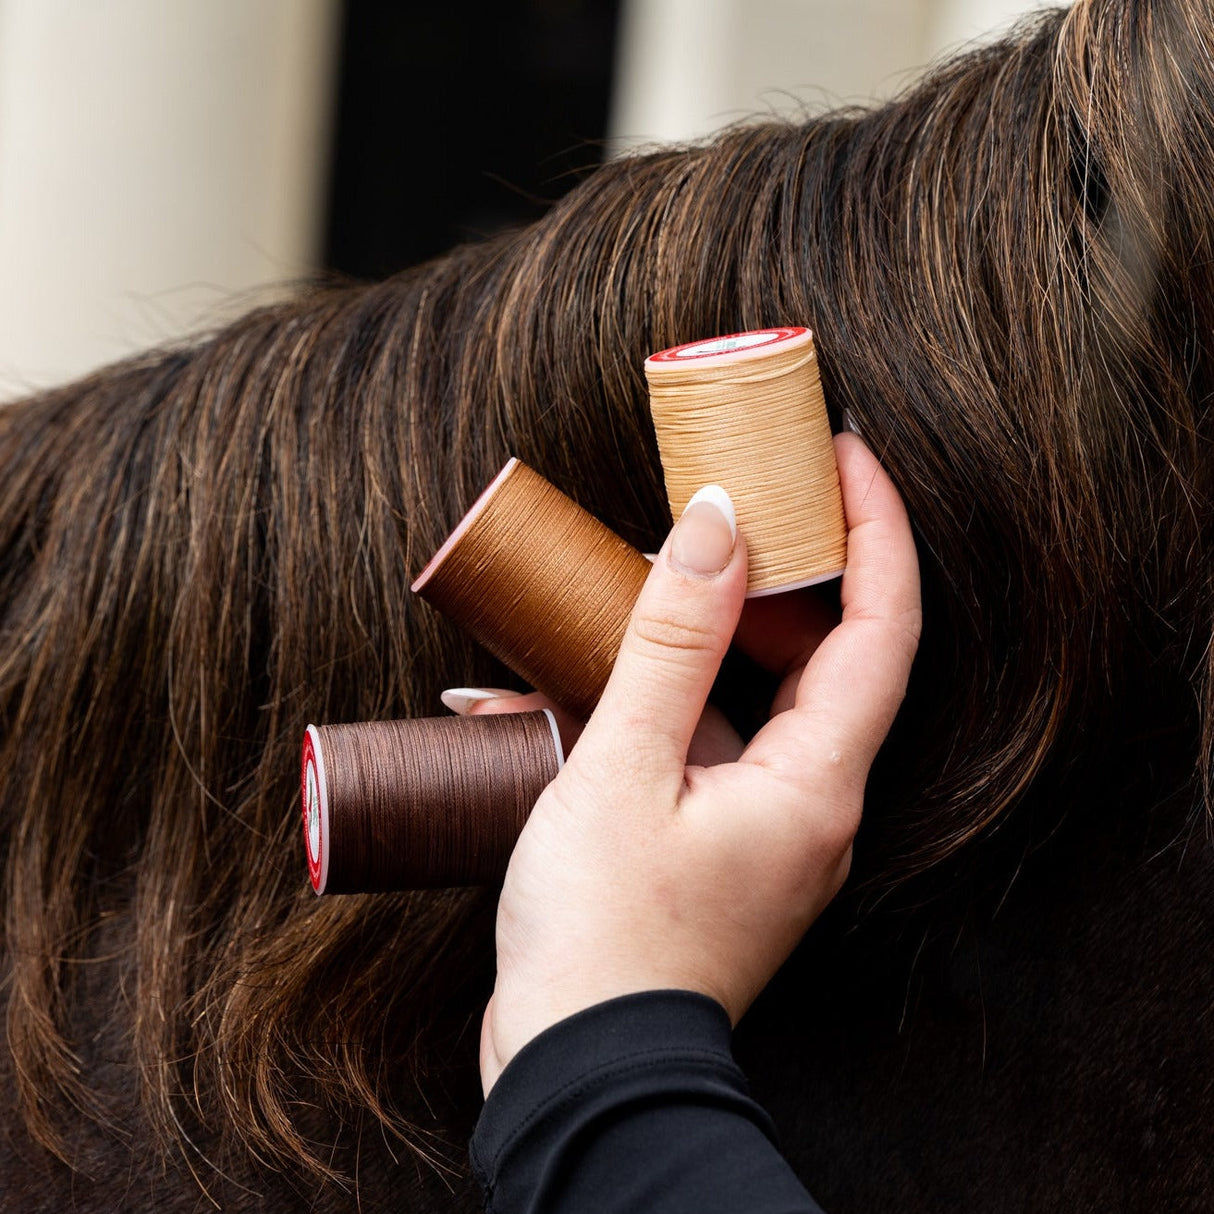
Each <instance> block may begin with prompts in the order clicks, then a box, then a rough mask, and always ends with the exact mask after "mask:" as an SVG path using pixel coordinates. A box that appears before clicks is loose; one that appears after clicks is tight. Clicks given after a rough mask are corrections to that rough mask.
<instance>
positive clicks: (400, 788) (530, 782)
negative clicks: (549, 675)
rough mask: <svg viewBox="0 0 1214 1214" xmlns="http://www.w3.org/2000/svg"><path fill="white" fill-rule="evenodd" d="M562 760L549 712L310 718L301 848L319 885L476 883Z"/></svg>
mask: <svg viewBox="0 0 1214 1214" xmlns="http://www.w3.org/2000/svg"><path fill="white" fill-rule="evenodd" d="M563 762H564V755H563V752H562V749H561V739H560V735H559V734H558V733H557V729H556V721H555V720H554V719H553V716H552V713H550V712H548V711H547V710H544V711H541V712H526V713H512V714H503V715H495V716H472V717H444V718H433V719H431V718H423V719H416V720H409V721H377V722H367V723H364V724H359V725H322V726H319V727H317V726H315V725H309V726H308V729H307V732H306V733H305V734H304V741H303V755H302V760H301V779H300V784H301V793H302V800H303V831H304V848H305V849H306V851H307V857H308V876H309V877H310V878H311V880H312V888H313V889H314V890H315V891H316V892H317V893H318V894H349V893H369V892H372V891H376V890H401V889H436V888H443V887H447V886H455V885H485V884H488V883H490V882H492V881H494V880H496V879H498V878H499V877H501V875H502V874H503V873H504V872H505V871H506V864H507V862H508V861H509V859H510V852H511V850H512V849H513V848H514V843H515V840H516V839H517V838H518V836H519V832H520V831H521V830H522V829H523V823H525V822H526V821H527V816H528V815H529V814H530V813H531V809H532V807H533V806H534V805H535V802H536V800H537V799H538V798H539V795H540V793H541V792H543V791H544V789H545V787H547V785H548V784H549V782H550V781H551V780H552V779H554V778H555V776H556V773H557V772H558V771H559V770H560V768H561V765H562V763H563Z"/></svg>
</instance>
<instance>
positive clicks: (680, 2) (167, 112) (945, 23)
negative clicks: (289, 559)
mask: <svg viewBox="0 0 1214 1214" xmlns="http://www.w3.org/2000/svg"><path fill="white" fill-rule="evenodd" d="M413 2H414V0H401V3H413ZM417 2H423V0H417ZM1028 7H1032V6H1030V5H1027V4H1025V3H1023V2H1015V0H625V14H624V25H623V29H622V36H621V40H620V73H619V77H620V78H619V87H618V88H617V93H616V98H615V104H614V117H613V131H614V132H615V134H616V135H617V136H630V137H634V138H635V139H637V140H639V141H642V142H649V141H654V140H684V139H688V138H695V137H698V136H701V135H704V134H707V133H708V132H710V131H712V130H714V129H716V128H717V127H719V126H721V125H722V124H724V123H726V122H730V121H733V120H735V119H738V118H742V117H745V116H748V115H751V114H753V113H755V112H756V111H757V110H758V111H761V110H764V109H770V110H780V111H788V110H790V109H792V110H795V109H796V108H797V107H798V106H799V105H808V106H810V107H812V108H814V109H820V108H821V107H822V106H823V105H824V104H833V103H837V102H839V101H844V100H857V99H864V98H868V97H874V96H886V95H888V94H889V93H891V92H893V91H894V90H895V89H897V88H898V87H900V86H901V85H902V84H904V83H906V82H907V81H908V80H909V79H910V78H911V77H912V76H913V74H914V72H915V71H916V69H918V68H919V67H920V66H921V65H923V64H924V63H926V62H928V61H929V60H930V59H931V58H932V57H933V56H934V55H936V54H937V53H938V52H939V51H940V49H941V48H942V47H944V46H947V45H951V44H954V43H956V42H958V41H960V40H965V39H969V38H971V37H973V36H974V35H975V34H976V33H978V32H979V31H980V30H984V29H988V28H990V27H992V26H994V25H998V24H1000V23H1005V22H1006V21H1007V20H1008V19H1009V18H1010V17H1011V16H1013V15H1015V14H1016V13H1019V12H1021V11H1023V10H1024V9H1025V8H1028ZM337 25H338V0H0V400H3V399H6V398H10V397H12V396H14V395H17V394H19V393H20V392H22V391H24V390H26V389H28V388H30V387H35V386H42V385H45V384H50V383H54V382H58V381H61V380H64V379H66V378H69V377H71V376H73V375H76V374H79V373H81V372H83V371H85V370H87V369H89V368H91V367H93V366H96V365H97V364H99V363H102V362H106V361H109V360H111V359H114V358H117V357H120V356H122V355H124V354H127V353H129V352H131V351H133V350H137V349H140V348H143V347H146V346H148V345H152V344H155V343H158V342H162V341H166V340H171V339H173V338H175V337H177V336H179V335H181V334H184V333H188V332H192V331H194V330H196V329H197V328H198V327H199V326H201V325H205V324H209V323H214V322H216V321H217V320H219V319H221V318H222V317H223V316H224V315H230V314H232V313H233V312H235V311H237V310H239V309H241V308H243V307H245V306H247V304H248V302H249V300H250V298H251V297H256V296H258V293H259V292H262V291H266V290H269V289H272V288H273V286H274V285H275V284H280V283H283V282H284V281H289V280H290V279H292V278H295V277H297V276H299V275H301V274H307V273H308V272H309V271H311V270H312V269H314V268H315V266H316V263H317V259H318V256H319V237H320V223H321V219H322V207H323V197H322V192H323V188H324V175H325V171H326V167H327V166H326V163H325V160H326V152H327V146H328V122H329V114H330V109H331V99H332V93H333V83H334V79H333V78H334V71H333V68H334V65H335V49H336V35H337Z"/></svg>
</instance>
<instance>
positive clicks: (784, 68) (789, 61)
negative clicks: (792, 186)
mask: <svg viewBox="0 0 1214 1214" xmlns="http://www.w3.org/2000/svg"><path fill="white" fill-rule="evenodd" d="M1040 7H1042V4H1041V3H1028V2H1026V0H624V16H623V26H622V29H621V37H620V52H619V65H618V69H617V84H618V88H617V92H616V96H615V99H614V103H613V107H612V116H611V136H612V143H613V146H614V147H615V148H616V149H617V150H623V149H626V148H628V147H630V146H636V145H644V144H648V143H652V142H663V141H682V140H688V139H697V138H700V137H702V136H704V135H707V134H709V133H710V132H712V131H714V130H716V129H718V128H719V127H720V126H722V125H723V124H725V123H728V122H733V121H736V120H738V119H741V118H748V117H751V116H752V115H754V114H756V113H763V112H765V111H774V112H777V113H784V114H788V113H797V112H799V111H801V110H804V109H805V108H808V109H810V110H811V111H818V110H821V109H823V108H824V107H825V106H826V105H837V104H840V103H843V102H852V101H865V100H871V99H874V98H884V97H889V96H891V95H892V94H893V93H895V92H896V91H898V90H899V89H900V88H902V87H903V86H905V85H906V84H908V83H909V82H910V81H911V80H913V79H914V77H915V76H916V75H917V74H918V72H919V71H920V70H921V69H922V68H923V67H924V66H925V65H926V64H928V63H930V62H931V61H932V60H933V59H934V58H936V57H937V56H938V55H940V54H941V53H942V52H943V51H945V50H947V49H950V48H955V47H956V46H958V45H959V44H961V43H963V42H968V41H971V40H973V39H975V38H977V37H978V36H980V35H982V34H983V33H984V32H987V31H991V30H994V29H999V28H1003V27H1005V26H1006V25H1007V24H1009V23H1010V22H1012V21H1014V20H1015V19H1016V18H1017V17H1018V16H1021V15H1023V14H1024V13H1025V12H1031V11H1035V10H1036V9H1038V8H1040Z"/></svg>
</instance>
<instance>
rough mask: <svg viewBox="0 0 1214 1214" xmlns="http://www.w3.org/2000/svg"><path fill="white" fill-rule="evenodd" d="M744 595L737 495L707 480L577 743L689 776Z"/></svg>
mask: <svg viewBox="0 0 1214 1214" xmlns="http://www.w3.org/2000/svg"><path fill="white" fill-rule="evenodd" d="M745 595H746V544H745V541H744V540H743V539H742V538H741V537H740V536H738V534H737V524H736V522H735V518H734V508H733V502H732V501H730V498H729V495H728V494H727V493H726V492H725V490H724V489H722V488H721V487H720V486H719V485H708V486H706V487H705V488H703V489H701V490H700V491H699V492H698V493H697V494H696V495H695V496H694V497H693V498H692V499H691V501H690V502H688V503H687V508H686V510H684V511H683V515H682V517H681V518H680V519H679V521H678V522H677V523H676V524H675V527H674V530H673V531H672V532H671V533H670V536H669V537H668V538H667V540H666V543H665V544H664V545H663V546H662V551H661V552H660V553H658V555H657V558H656V559H655V560H654V562H653V569H652V570H651V571H650V573H649V578H648V579H647V581H646V582H645V585H644V587H643V588H642V590H641V594H640V597H639V598H638V599H637V602H636V606H635V607H634V608H633V612H632V618H631V619H630V621H629V623H628V630H627V632H626V633H625V634H624V640H623V643H622V644H621V646H620V652H619V656H618V657H617V658H616V662H615V667H614V669H613V670H612V672H611V678H610V679H609V680H608V683H607V687H606V689H605V690H604V692H603V697H602V699H601V700H600V701H599V705H598V707H597V708H596V709H595V711H594V714H593V715H592V716H591V718H590V721H589V723H588V724H587V726H586V730H585V732H584V733H583V734H582V738H581V741H579V743H578V752H579V753H580V754H581V755H582V756H583V757H584V758H591V757H595V756H597V757H599V758H605V759H606V760H607V761H608V762H618V761H619V759H620V758H621V757H622V756H621V753H620V752H621V749H622V748H626V749H627V756H628V765H629V767H630V768H631V769H632V770H636V768H637V766H638V764H639V765H641V766H642V767H643V768H644V769H645V770H646V771H648V772H651V773H658V772H660V773H665V774H675V773H677V775H678V777H679V778H680V779H681V778H682V775H683V768H684V766H685V765H686V762H687V748H688V746H689V745H690V743H691V737H692V734H693V733H694V732H695V728H696V724H697V723H698V721H699V719H700V715H701V714H702V713H703V711H704V705H705V703H706V702H707V700H708V692H709V690H710V689H711V687H712V683H713V680H714V679H715V678H716V675H717V670H718V669H719V668H720V665H721V659H722V658H723V657H724V656H725V651H726V650H727V649H728V648H729V642H730V639H731V637H732V636H733V633H734V629H735V628H736V627H737V623H738V616H739V615H740V614H741V611H742V600H743V598H744V597H745Z"/></svg>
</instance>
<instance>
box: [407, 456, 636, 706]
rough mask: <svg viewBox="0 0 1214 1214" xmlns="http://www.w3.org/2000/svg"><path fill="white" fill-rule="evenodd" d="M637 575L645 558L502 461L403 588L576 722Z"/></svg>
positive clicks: (611, 652) (612, 652)
mask: <svg viewBox="0 0 1214 1214" xmlns="http://www.w3.org/2000/svg"><path fill="white" fill-rule="evenodd" d="M648 575H649V562H648V561H647V560H645V558H644V557H643V556H642V555H641V554H640V553H639V552H637V550H636V549H635V548H633V547H632V546H631V545H630V544H628V543H626V542H625V541H624V540H622V539H621V538H620V537H619V536H618V535H616V534H615V532H614V531H612V530H611V529H610V528H608V527H605V526H604V525H603V524H602V523H600V522H599V521H598V519H596V518H595V517H594V516H593V515H592V514H589V513H587V511H585V510H583V509H582V508H581V507H580V506H579V505H577V503H576V502H574V501H572V500H571V499H570V498H568V497H566V496H565V494H563V493H562V492H561V491H560V490H559V489H558V488H557V487H556V486H555V485H553V484H551V483H549V482H548V481H546V480H545V479H544V478H543V477H542V476H540V475H539V473H538V472H535V471H533V470H532V469H531V468H529V467H527V465H526V464H524V463H521V462H520V461H519V460H517V459H511V460H510V462H509V463H507V464H506V466H505V467H504V468H503V469H502V470H501V472H499V473H498V475H497V477H496V478H495V479H494V481H493V482H492V483H491V484H490V486H489V487H488V489H486V490H485V492H484V493H482V494H481V496H480V498H479V499H478V500H477V501H476V503H475V504H474V505H473V507H472V509H471V510H469V511H468V513H467V514H466V515H465V516H464V518H463V519H462V520H461V522H460V523H459V525H458V526H457V527H456V528H455V530H454V531H453V532H452V533H451V536H450V537H449V538H448V539H447V541H446V543H444V544H443V546H442V547H441V548H440V549H439V550H438V552H437V553H436V554H435V555H434V557H433V559H432V560H431V561H430V563H429V564H428V565H427V566H426V568H425V569H424V570H423V571H422V573H421V575H420V576H419V577H418V579H417V581H415V582H414V583H413V590H414V593H416V594H419V595H421V597H422V598H424V599H425V600H426V601H427V602H428V603H430V604H431V606H433V607H436V608H437V609H438V610H439V611H441V612H442V613H443V614H444V615H446V616H447V617H448V618H450V619H451V620H453V621H454V622H455V623H456V624H458V625H459V626H460V627H461V628H463V629H464V630H465V631H466V632H467V633H468V634H469V635H470V636H472V637H473V639H474V640H476V641H478V642H479V643H480V644H481V645H483V646H484V647H485V648H486V649H487V650H489V652H490V653H492V654H493V655H494V657H496V658H498V660H499V661H501V662H504V663H505V664H506V665H507V666H508V667H510V669H511V670H513V671H514V672H515V673H516V674H518V675H520V676H521V677H522V678H523V679H525V680H526V681H527V682H528V683H530V684H531V686H532V687H534V688H536V689H537V690H538V691H542V692H543V693H544V694H545V695H547V696H549V697H550V698H551V699H552V700H554V701H555V702H556V703H557V704H559V705H560V706H561V707H562V708H564V709H565V710H566V711H567V712H569V713H572V714H573V715H574V716H576V717H579V718H581V719H582V720H585V719H586V718H587V717H588V716H589V715H590V713H591V712H592V711H593V709H594V706H595V704H597V703H598V701H599V697H600V696H601V695H602V693H603V688H604V687H605V686H606V685H607V678H608V676H609V675H610V673H611V667H612V665H613V664H614V662H615V658H616V654H617V653H618V652H619V649H620V643H621V642H622V641H623V639H624V631H625V629H626V628H627V627H628V619H629V617H630V616H631V614H632V608H633V606H634V605H635V603H636V600H637V596H638V595H639V594H640V593H641V587H642V586H643V585H644V582H645V579H646V577H647V576H648Z"/></svg>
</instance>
